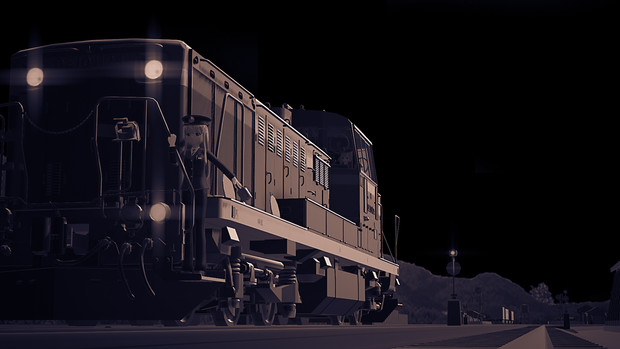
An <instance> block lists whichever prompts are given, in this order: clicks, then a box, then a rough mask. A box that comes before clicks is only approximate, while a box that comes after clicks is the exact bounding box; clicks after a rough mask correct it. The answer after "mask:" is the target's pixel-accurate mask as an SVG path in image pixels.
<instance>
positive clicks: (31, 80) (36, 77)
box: [26, 68, 43, 87]
mask: <svg viewBox="0 0 620 349" xmlns="http://www.w3.org/2000/svg"><path fill="white" fill-rule="evenodd" d="M42 82H43V70H41V68H30V70H28V73H27V74H26V83H28V85H29V86H32V87H37V86H39V85H41V83H42Z"/></svg>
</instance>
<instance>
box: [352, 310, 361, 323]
mask: <svg viewBox="0 0 620 349" xmlns="http://www.w3.org/2000/svg"><path fill="white" fill-rule="evenodd" d="M349 323H350V324H351V325H352V326H357V325H360V324H361V323H362V310H361V309H360V310H357V311H355V312H354V313H353V314H351V315H349Z"/></svg>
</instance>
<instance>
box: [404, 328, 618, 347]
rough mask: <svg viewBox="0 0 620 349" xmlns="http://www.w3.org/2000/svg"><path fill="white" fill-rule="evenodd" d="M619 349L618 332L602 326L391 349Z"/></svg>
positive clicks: (532, 330)
mask: <svg viewBox="0 0 620 349" xmlns="http://www.w3.org/2000/svg"><path fill="white" fill-rule="evenodd" d="M405 348H409V349H457V348H469V349H477V348H478V349H483V348H484V349H489V348H498V349H561V348H570V349H597V348H598V349H620V332H609V331H605V330H604V329H603V327H602V326H597V327H592V326H585V327H577V328H575V329H571V330H564V329H561V328H558V327H555V326H545V325H539V326H537V325H533V326H526V327H520V328H515V329H509V330H503V331H498V332H492V333H486V334H481V335H475V336H467V337H460V338H452V339H446V340H440V341H434V342H429V343H420V344H412V345H407V346H402V347H398V348H393V349H405Z"/></svg>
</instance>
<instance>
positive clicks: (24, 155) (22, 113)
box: [0, 101, 28, 202]
mask: <svg viewBox="0 0 620 349" xmlns="http://www.w3.org/2000/svg"><path fill="white" fill-rule="evenodd" d="M14 106H17V107H19V109H20V110H21V112H20V114H19V117H20V119H21V130H20V131H21V134H20V137H19V141H20V142H21V147H20V148H21V153H22V160H23V161H24V197H23V198H21V199H22V201H24V202H26V201H27V200H28V168H27V167H26V153H25V152H24V118H25V115H26V109H25V108H24V105H23V104H22V103H21V102H19V101H12V102H7V103H2V104H0V108H6V107H14ZM4 121H5V120H4V116H3V117H2V124H3V125H4ZM3 132H4V133H6V129H5V128H4V127H3ZM3 151H4V149H3Z"/></svg>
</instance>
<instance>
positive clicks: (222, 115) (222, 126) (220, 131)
mask: <svg viewBox="0 0 620 349" xmlns="http://www.w3.org/2000/svg"><path fill="white" fill-rule="evenodd" d="M228 97H230V98H232V99H233V100H234V101H235V102H237V103H239V104H241V105H242V106H243V102H241V101H240V100H239V99H237V97H235V96H233V95H232V94H230V93H229V92H226V94H225V95H224V102H223V103H222V113H221V115H220V126H219V128H218V131H217V142H216V143H215V156H216V157H218V156H220V143H221V140H222V129H223V128H224V113H225V112H226V101H228ZM235 106H236V105H235ZM244 117H245V108H242V109H241V118H242V119H243V118H244Z"/></svg>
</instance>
